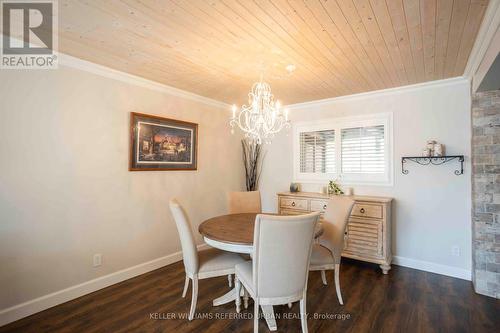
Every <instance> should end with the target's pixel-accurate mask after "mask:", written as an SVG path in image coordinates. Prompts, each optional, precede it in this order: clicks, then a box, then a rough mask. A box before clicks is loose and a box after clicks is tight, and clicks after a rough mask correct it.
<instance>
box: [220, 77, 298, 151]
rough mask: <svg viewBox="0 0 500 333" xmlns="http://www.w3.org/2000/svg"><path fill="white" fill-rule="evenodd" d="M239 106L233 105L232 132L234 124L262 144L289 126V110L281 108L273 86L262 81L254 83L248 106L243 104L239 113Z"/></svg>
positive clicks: (247, 135) (247, 136) (232, 131)
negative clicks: (275, 99) (275, 98)
mask: <svg viewBox="0 0 500 333" xmlns="http://www.w3.org/2000/svg"><path fill="white" fill-rule="evenodd" d="M237 111H238V110H237V107H236V105H233V116H232V118H231V121H230V122H229V124H230V125H231V133H234V126H236V125H238V127H239V128H240V129H241V130H242V131H243V132H245V137H246V138H248V139H250V140H251V141H255V142H256V143H258V144H261V143H262V142H263V141H265V142H267V143H269V142H270V141H271V139H272V138H273V137H274V135H275V134H276V133H278V132H279V131H281V130H282V129H283V128H285V127H286V128H289V127H290V122H289V121H288V110H286V109H285V110H283V109H282V108H281V105H280V102H279V101H276V102H275V101H274V96H273V94H272V93H271V86H269V84H267V83H265V82H263V81H262V79H261V81H260V82H257V83H254V85H253V86H252V91H250V93H249V94H248V106H246V105H243V106H242V107H241V110H240V111H239V112H238V114H237Z"/></svg>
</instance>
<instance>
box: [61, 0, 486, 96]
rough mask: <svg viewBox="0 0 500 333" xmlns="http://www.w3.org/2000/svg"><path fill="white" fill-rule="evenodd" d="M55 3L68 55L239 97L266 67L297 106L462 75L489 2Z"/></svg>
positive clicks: (269, 0)
mask: <svg viewBox="0 0 500 333" xmlns="http://www.w3.org/2000/svg"><path fill="white" fill-rule="evenodd" d="M59 3H60V12H59V32H60V37H59V38H60V39H59V49H60V51H61V52H63V53H66V54H69V55H72V56H75V57H78V58H82V59H85V60H88V61H91V62H94V63H98V64H101V65H105V66H108V67H111V68H114V69H117V70H120V71H124V72H127V73H131V74H134V75H137V76H141V77H144V78H147V79H150V80H153V81H157V82H160V83H164V84H167V85H170V86H173V87H176V88H180V89H184V90H187V91H191V92H194V93H196V94H199V95H202V96H206V97H210V98H213V99H216V100H219V101H223V102H227V103H236V104H243V103H245V102H246V101H247V94H248V91H249V89H250V87H251V85H252V83H253V82H255V81H257V80H259V77H260V74H261V73H263V75H264V80H265V81H267V82H269V83H270V84H271V87H272V89H273V92H274V94H275V96H276V97H277V98H279V99H280V100H281V101H282V102H283V103H285V104H291V103H297V102H305V101H311V100H316V99H322V98H328V97H335V96H342V95H349V94H354V93H360V92H366V91H371V90H377V89H384V88H390V87H397V86H402V85H407V84H413V83H418V82H424V81H431V80H438V79H444V78H449V77H455V76H459V75H462V74H463V71H464V68H465V65H466V63H467V59H468V57H469V54H470V52H471V49H472V46H473V43H474V40H475V37H476V35H477V31H478V29H479V26H480V23H481V20H482V17H483V15H484V12H485V9H486V6H487V4H488V0H221V1H218V0H171V1H168V0H156V1H155V0H141V1H138V0H120V1H119V0H105V1H103V0H86V1H76V0H60V1H59ZM289 64H293V65H295V66H296V70H295V71H294V72H292V73H291V74H290V73H288V71H287V70H286V66H287V65H289Z"/></svg>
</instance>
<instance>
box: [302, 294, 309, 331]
mask: <svg viewBox="0 0 500 333" xmlns="http://www.w3.org/2000/svg"><path fill="white" fill-rule="evenodd" d="M306 316H307V312H306V293H304V297H303V298H302V299H301V300H300V323H301V325H302V333H307V317H306Z"/></svg>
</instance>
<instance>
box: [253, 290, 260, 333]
mask: <svg viewBox="0 0 500 333" xmlns="http://www.w3.org/2000/svg"><path fill="white" fill-rule="evenodd" d="M253 306H254V309H253V333H259V307H260V305H259V299H258V298H255V299H254V300H253Z"/></svg>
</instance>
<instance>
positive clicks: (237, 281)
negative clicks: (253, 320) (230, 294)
mask: <svg viewBox="0 0 500 333" xmlns="http://www.w3.org/2000/svg"><path fill="white" fill-rule="evenodd" d="M234 288H235V289H236V290H235V294H236V300H235V301H236V302H235V303H236V312H237V313H240V311H241V297H240V293H241V282H240V279H238V277H237V276H235V277H234Z"/></svg>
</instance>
